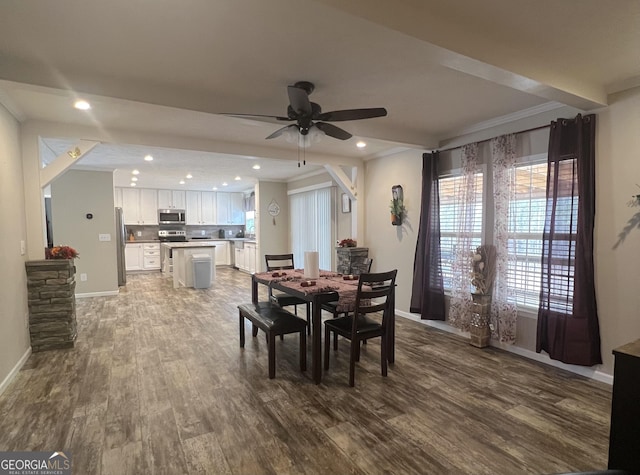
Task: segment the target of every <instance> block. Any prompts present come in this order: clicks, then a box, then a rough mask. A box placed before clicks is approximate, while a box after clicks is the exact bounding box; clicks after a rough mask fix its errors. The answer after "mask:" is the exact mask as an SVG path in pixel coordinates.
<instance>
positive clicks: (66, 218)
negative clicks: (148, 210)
mask: <svg viewBox="0 0 640 475" xmlns="http://www.w3.org/2000/svg"><path fill="white" fill-rule="evenodd" d="M51 211H52V223H53V239H54V244H55V245H68V246H71V247H73V248H74V249H75V250H77V251H78V252H79V253H80V256H79V258H78V259H76V260H75V266H76V295H80V294H94V295H95V294H102V295H107V294H109V293H117V292H118V268H117V261H116V226H115V212H114V205H113V174H112V173H111V172H91V171H79V170H67V171H66V172H65V173H64V174H63V175H62V176H60V177H58V178H57V179H56V180H55V181H54V182H53V183H52V185H51ZM87 213H91V214H92V215H93V218H92V219H87V217H86V215H87ZM100 234H109V235H110V238H111V240H110V241H100V240H99V239H98V237H99V235H100ZM82 274H86V275H87V280H86V281H82V280H81V275H82Z"/></svg>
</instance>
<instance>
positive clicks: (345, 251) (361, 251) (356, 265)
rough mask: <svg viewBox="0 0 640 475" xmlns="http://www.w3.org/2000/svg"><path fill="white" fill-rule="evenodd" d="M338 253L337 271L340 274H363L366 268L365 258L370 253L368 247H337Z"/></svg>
mask: <svg viewBox="0 0 640 475" xmlns="http://www.w3.org/2000/svg"><path fill="white" fill-rule="evenodd" d="M336 252H337V253H338V264H337V269H336V270H337V271H338V273H339V274H346V275H350V274H354V275H359V274H362V273H363V272H364V271H365V270H366V269H365V265H364V261H365V259H366V258H367V257H368V255H369V248H368V247H336Z"/></svg>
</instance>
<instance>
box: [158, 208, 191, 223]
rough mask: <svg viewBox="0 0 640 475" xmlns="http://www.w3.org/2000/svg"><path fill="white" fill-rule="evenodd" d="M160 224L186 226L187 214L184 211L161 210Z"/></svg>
mask: <svg viewBox="0 0 640 475" xmlns="http://www.w3.org/2000/svg"><path fill="white" fill-rule="evenodd" d="M158 224H186V212H185V210H183V209H159V210H158Z"/></svg>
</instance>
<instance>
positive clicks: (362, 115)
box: [315, 107, 387, 122]
mask: <svg viewBox="0 0 640 475" xmlns="http://www.w3.org/2000/svg"><path fill="white" fill-rule="evenodd" d="M386 115H387V109H385V108H384V107H374V108H371V109H346V110H341V111H331V112H324V113H322V114H319V115H318V117H317V118H315V119H317V120H328V121H335V122H337V121H340V120H360V119H373V118H374V117H384V116H386Z"/></svg>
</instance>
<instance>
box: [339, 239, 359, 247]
mask: <svg viewBox="0 0 640 475" xmlns="http://www.w3.org/2000/svg"><path fill="white" fill-rule="evenodd" d="M357 245H358V242H357V241H356V240H355V239H351V238H345V239H343V240H342V241H340V242H338V247H356V246H357Z"/></svg>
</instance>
